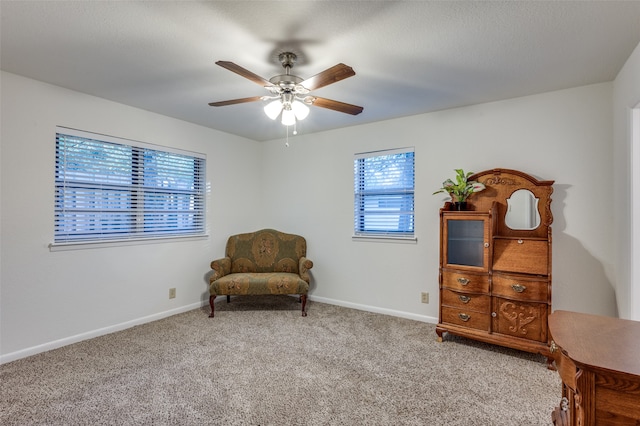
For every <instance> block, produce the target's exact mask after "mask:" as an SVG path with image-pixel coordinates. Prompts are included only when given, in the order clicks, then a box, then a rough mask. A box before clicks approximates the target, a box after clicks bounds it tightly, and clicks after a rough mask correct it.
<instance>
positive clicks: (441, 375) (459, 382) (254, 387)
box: [0, 296, 561, 426]
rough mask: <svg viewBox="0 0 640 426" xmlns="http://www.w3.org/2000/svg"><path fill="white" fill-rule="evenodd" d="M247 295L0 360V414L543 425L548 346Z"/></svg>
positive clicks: (102, 421) (18, 417) (7, 418)
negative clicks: (530, 348) (504, 344)
mask: <svg viewBox="0 0 640 426" xmlns="http://www.w3.org/2000/svg"><path fill="white" fill-rule="evenodd" d="M307 312H308V313H309V315H308V316H307V317H306V318H305V317H302V316H301V315H300V304H299V303H298V302H297V299H295V298H292V297H288V296H259V297H257V296H256V297H254V296H246V297H237V298H233V299H232V300H231V303H230V304H227V303H226V301H224V300H221V301H219V302H218V303H216V317H215V318H208V313H209V309H208V308H207V307H204V308H201V309H196V310H193V311H190V312H186V313H183V314H179V315H175V316H172V317H169V318H165V319H162V320H159V321H155V322H152V323H148V324H143V325H140V326H136V327H133V328H130V329H127V330H124V331H120V332H117V333H112V334H109V335H105V336H101V337H98V338H94V339H91V340H87V341H83V342H80V343H76V344H73V345H69V346H66V347H63V348H59V349H55V350H52V351H49V352H45V353H42V354H38V355H34V356H31V357H28V358H24V359H21V360H17V361H14V362H11V363H7V364H4V365H1V366H0V424H2V425H21V426H22V425H89V424H91V425H225V426H226V425H260V426H266V425H274V426H282V425H505V426H506V425H508V426H513V425H520V426H522V425H549V424H551V411H552V409H553V408H554V407H555V406H556V405H557V404H558V402H559V400H560V392H561V382H560V379H559V377H558V374H557V373H556V372H553V371H549V370H547V368H546V364H545V358H543V357H541V356H539V355H534V354H528V353H524V352H519V351H515V350H511V349H507V348H501V347H498V346H493V345H488V344H484V343H480V342H475V341H472V340H467V339H463V338H459V337H455V336H448V335H447V336H445V341H444V342H443V343H437V342H436V334H435V326H434V325H433V324H426V323H422V322H417V321H412V320H407V319H402V318H396V317H392V316H387V315H381V314H375V313H370V312H364V311H359V310H354V309H348V308H343V307H339V306H334V305H329V304H324V303H318V302H313V301H310V302H309V303H308V306H307Z"/></svg>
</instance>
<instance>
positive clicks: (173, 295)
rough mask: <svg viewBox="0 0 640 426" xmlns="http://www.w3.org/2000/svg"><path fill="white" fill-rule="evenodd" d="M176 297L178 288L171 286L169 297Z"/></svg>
mask: <svg viewBox="0 0 640 426" xmlns="http://www.w3.org/2000/svg"><path fill="white" fill-rule="evenodd" d="M175 298H176V289H175V288H170V289H169V299H175Z"/></svg>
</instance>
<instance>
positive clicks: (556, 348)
mask: <svg viewBox="0 0 640 426" xmlns="http://www.w3.org/2000/svg"><path fill="white" fill-rule="evenodd" d="M557 350H558V345H556V342H554V341H553V340H552V341H551V345H549V352H551V353H552V354H553V353H555V352H556V351H557Z"/></svg>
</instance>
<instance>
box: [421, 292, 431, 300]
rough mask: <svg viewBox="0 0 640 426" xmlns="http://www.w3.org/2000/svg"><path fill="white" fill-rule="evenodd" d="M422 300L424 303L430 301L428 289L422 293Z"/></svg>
mask: <svg viewBox="0 0 640 426" xmlns="http://www.w3.org/2000/svg"><path fill="white" fill-rule="evenodd" d="M420 301H421V302H422V303H429V293H427V292H426V291H423V292H422V293H420Z"/></svg>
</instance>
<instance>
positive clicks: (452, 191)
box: [433, 169, 485, 202]
mask: <svg viewBox="0 0 640 426" xmlns="http://www.w3.org/2000/svg"><path fill="white" fill-rule="evenodd" d="M455 171H456V181H455V182H454V181H452V180H451V179H447V180H445V181H444V182H442V188H440V189H439V190H437V191H436V192H434V193H433V195H435V194H440V193H441V192H446V193H448V194H449V195H451V199H452V200H453V201H454V202H464V201H467V198H469V197H470V196H471V194H473V193H474V192H480V191H482V190H483V189H485V186H484V184H482V183H480V182H476V181H475V180H468V179H469V176H471V175H472V174H473V172H468V173H465V172H464V170H462V169H455Z"/></svg>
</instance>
